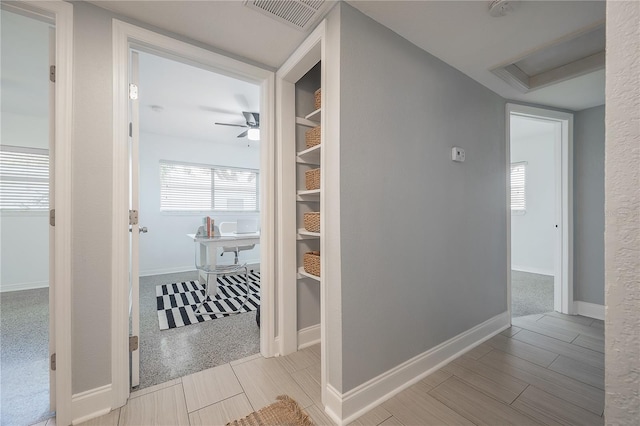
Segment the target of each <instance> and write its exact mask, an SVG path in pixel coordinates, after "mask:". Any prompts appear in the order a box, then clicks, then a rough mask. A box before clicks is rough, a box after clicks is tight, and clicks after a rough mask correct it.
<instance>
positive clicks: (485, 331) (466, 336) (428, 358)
mask: <svg viewBox="0 0 640 426" xmlns="http://www.w3.org/2000/svg"><path fill="white" fill-rule="evenodd" d="M509 325H510V318H509V312H503V313H501V314H499V315H496V316H495V317H493V318H491V319H489V320H487V321H485V322H483V323H482V324H478V325H477V326H475V327H473V328H471V329H469V330H467V331H465V332H463V333H461V334H459V335H457V336H455V337H453V338H451V339H449V340H447V341H446V342H444V343H441V344H439V345H438V346H436V347H434V348H431V349H429V350H428V351H426V352H423V353H422V354H420V355H417V356H415V357H413V358H412V359H410V360H408V361H405V362H403V363H402V364H400V365H398V366H396V367H394V368H392V369H391V370H388V371H386V372H384V373H382V374H381V375H379V376H378V377H375V378H373V379H371V380H369V381H368V382H366V383H363V384H361V385H360V386H357V387H356V388H354V389H351V390H349V391H347V392H345V393H344V394H341V393H340V392H339V391H337V390H336V389H335V388H333V387H332V386H331V385H330V384H327V392H326V397H327V398H326V399H327V401H326V408H325V411H326V412H327V414H328V415H329V416H330V417H331V419H332V420H333V421H334V422H336V423H337V424H338V425H345V424H348V423H350V422H352V421H353V420H355V419H357V418H358V417H360V416H362V415H363V414H365V413H366V412H368V411H369V410H371V409H373V408H375V407H376V406H378V405H379V404H381V403H382V402H384V401H386V400H388V399H389V398H391V397H393V396H394V395H396V394H398V393H400V392H401V391H403V390H404V389H406V388H408V387H409V386H411V385H413V384H415V383H417V382H418V381H420V380H422V379H423V378H425V377H426V376H428V375H429V374H431V373H433V372H434V371H436V370H438V369H439V368H440V367H442V366H443V365H445V364H447V363H449V362H450V361H452V360H453V359H455V358H457V357H458V356H460V355H462V354H463V353H465V352H467V351H469V350H470V349H473V348H474V347H476V346H478V345H479V344H481V343H482V342H484V341H486V340H488V339H490V338H491V337H493V336H495V335H496V334H498V333H500V332H501V331H503V330H505V329H507V328H508V327H509Z"/></svg>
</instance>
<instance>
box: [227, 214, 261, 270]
mask: <svg viewBox="0 0 640 426" xmlns="http://www.w3.org/2000/svg"><path fill="white" fill-rule="evenodd" d="M219 226H220V234H221V235H224V234H233V233H235V232H236V231H237V230H238V223H237V222H221V223H220V225H219ZM255 246H256V245H255V244H250V245H248V246H238V247H222V253H220V256H224V254H225V253H234V254H235V260H234V261H233V264H234V265H237V264H238V255H239V254H240V252H241V251H246V250H253V248H254V247H255Z"/></svg>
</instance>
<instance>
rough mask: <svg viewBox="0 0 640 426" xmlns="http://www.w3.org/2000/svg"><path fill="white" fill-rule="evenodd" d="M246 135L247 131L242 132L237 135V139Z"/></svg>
mask: <svg viewBox="0 0 640 426" xmlns="http://www.w3.org/2000/svg"><path fill="white" fill-rule="evenodd" d="M248 133H249V131H248V130H245V131H244V132H242V133H240V134H239V135H238V137H239V138H244V137H245V136H247V134H248Z"/></svg>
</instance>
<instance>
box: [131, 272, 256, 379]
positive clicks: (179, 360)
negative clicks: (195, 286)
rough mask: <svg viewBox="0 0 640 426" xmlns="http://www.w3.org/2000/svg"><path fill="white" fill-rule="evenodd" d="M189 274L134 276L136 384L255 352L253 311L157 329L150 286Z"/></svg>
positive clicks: (191, 275) (187, 278)
mask: <svg viewBox="0 0 640 426" xmlns="http://www.w3.org/2000/svg"><path fill="white" fill-rule="evenodd" d="M195 279H197V273H196V272H195V271H194V272H186V273H179V274H166V275H153V276H149V277H140V386H139V387H138V389H143V388H146V387H149V386H153V385H156V384H159V383H164V382H166V381H169V380H172V379H175V378H178V377H181V376H185V375H187V374H191V373H195V372H198V371H201V370H205V369H207V368H211V367H215V366H218V365H222V364H226V363H228V362H231V361H235V360H237V359H240V358H244V357H247V356H249V355H253V354H257V353H258V352H260V330H259V328H258V326H257V325H256V313H255V312H247V313H245V314H238V315H232V316H230V317H226V318H219V319H215V320H212V321H206V322H202V323H199V324H192V325H188V326H185V327H179V328H174V329H170V330H162V331H160V328H159V325H158V316H157V314H156V295H155V294H156V293H155V290H156V286H157V285H159V284H168V283H174V282H180V281H190V280H195Z"/></svg>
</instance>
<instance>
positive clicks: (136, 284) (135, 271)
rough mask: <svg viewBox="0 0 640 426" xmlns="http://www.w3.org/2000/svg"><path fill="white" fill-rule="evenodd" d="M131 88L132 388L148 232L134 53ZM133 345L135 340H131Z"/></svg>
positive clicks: (137, 377) (137, 372) (137, 364)
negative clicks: (142, 238) (142, 222)
mask: <svg viewBox="0 0 640 426" xmlns="http://www.w3.org/2000/svg"><path fill="white" fill-rule="evenodd" d="M130 70H131V71H130V72H131V75H130V78H131V79H130V86H129V115H130V116H129V122H130V125H129V211H130V215H129V217H130V219H133V220H129V223H130V224H131V225H130V227H129V231H130V232H129V235H130V236H131V239H130V244H129V249H130V254H131V256H130V258H131V264H130V275H129V277H130V293H129V317H130V318H131V329H130V330H129V336H131V337H130V339H132V340H133V342H132V344H133V345H132V344H131V343H130V345H129V348H130V352H131V387H135V386H138V385H139V384H140V347H139V346H140V345H139V343H138V342H139V336H140V277H139V267H138V240H139V235H140V232H146V229H145V228H141V227H140V226H139V224H138V220H137V217H136V216H137V212H138V211H139V209H140V203H139V198H138V186H139V173H138V170H139V167H138V161H139V140H138V136H139V132H138V124H139V122H140V120H139V111H138V110H139V102H138V84H139V81H138V53H137V52H133V51H132V52H131V67H130ZM130 342H131V340H130Z"/></svg>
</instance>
